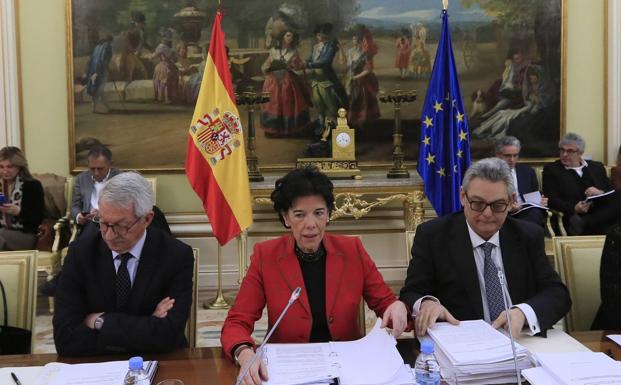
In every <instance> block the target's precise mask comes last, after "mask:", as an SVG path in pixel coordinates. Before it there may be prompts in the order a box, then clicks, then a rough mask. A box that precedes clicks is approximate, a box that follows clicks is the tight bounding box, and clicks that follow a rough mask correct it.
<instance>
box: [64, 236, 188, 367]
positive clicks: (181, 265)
mask: <svg viewBox="0 0 621 385" xmlns="http://www.w3.org/2000/svg"><path fill="white" fill-rule="evenodd" d="M193 261H194V257H193V254H192V249H191V248H190V247H189V246H188V245H186V244H184V243H182V242H180V241H178V240H176V239H174V238H172V237H170V236H169V235H167V234H165V233H164V232H162V231H160V230H157V229H148V230H147V237H146V240H145V243H144V247H143V249H142V254H141V256H140V262H139V264H138V269H137V271H136V277H135V279H134V284H133V287H132V292H131V295H130V298H129V308H128V310H127V313H119V312H117V311H116V309H115V307H116V286H115V285H116V272H115V268H114V263H113V260H112V252H111V251H110V249H109V248H108V246H107V245H106V243H105V242H104V241H103V239H102V238H101V235H100V234H99V233H94V234H90V235H88V236H85V237H82V238H80V239H78V240H76V241H75V242H73V243H72V244H71V245H69V253H68V254H67V258H66V259H65V263H64V265H63V274H62V277H61V279H60V282H59V284H58V289H57V291H56V306H55V311H54V320H53V324H54V342H55V343H56V350H57V351H58V354H60V355H63V356H80V355H95V354H104V353H111V352H119V351H122V352H137V353H150V352H166V351H171V350H173V349H176V348H180V347H184V346H186V345H187V342H186V339H185V336H184V329H185V324H186V321H187V319H188V315H189V312H190V306H191V303H192V277H193V268H194V265H193ZM165 297H171V298H174V299H175V304H174V306H173V308H172V309H171V310H170V311H169V312H168V315H167V316H166V317H164V318H157V317H154V316H152V313H153V311H154V310H155V308H156V306H157V304H158V303H159V302H160V301H161V300H162V299H163V298H165ZM97 312H105V322H104V325H103V327H102V329H101V330H100V331H96V330H93V329H90V328H88V327H86V326H85V325H84V324H83V321H84V318H85V317H86V315H88V314H90V313H97Z"/></svg>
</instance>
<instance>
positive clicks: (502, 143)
mask: <svg viewBox="0 0 621 385" xmlns="http://www.w3.org/2000/svg"><path fill="white" fill-rule="evenodd" d="M507 146H515V147H517V148H518V151H520V149H521V148H522V146H521V145H520V140H519V139H518V138H516V137H515V136H504V137H502V138H500V139H498V140H497V141H496V154H500V153H501V152H502V149H503V148H505V147H507Z"/></svg>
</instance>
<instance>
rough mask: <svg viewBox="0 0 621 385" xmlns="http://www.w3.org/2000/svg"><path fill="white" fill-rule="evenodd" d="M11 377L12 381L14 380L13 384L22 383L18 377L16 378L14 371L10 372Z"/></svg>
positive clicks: (20, 384)
mask: <svg viewBox="0 0 621 385" xmlns="http://www.w3.org/2000/svg"><path fill="white" fill-rule="evenodd" d="M11 377H13V381H15V385H22V383H21V382H19V378H17V376H16V375H15V373H13V372H11Z"/></svg>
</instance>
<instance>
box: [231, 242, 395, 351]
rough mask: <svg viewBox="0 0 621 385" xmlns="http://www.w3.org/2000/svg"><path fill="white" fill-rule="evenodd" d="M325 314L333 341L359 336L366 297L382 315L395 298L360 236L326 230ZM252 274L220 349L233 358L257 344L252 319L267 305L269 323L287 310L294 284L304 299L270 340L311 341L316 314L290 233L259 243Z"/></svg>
mask: <svg viewBox="0 0 621 385" xmlns="http://www.w3.org/2000/svg"><path fill="white" fill-rule="evenodd" d="M323 244H324V246H325V248H326V252H327V256H326V317H327V320H328V328H329V329H330V335H331V336H332V339H333V340H335V341H350V340H355V339H358V338H360V331H359V329H358V324H357V322H358V313H359V304H360V299H361V298H362V299H364V300H365V301H366V303H367V305H368V306H369V308H370V309H372V310H373V311H375V313H376V315H377V316H378V317H381V316H382V314H384V310H386V308H387V307H388V306H390V305H391V304H392V303H393V302H395V301H396V300H397V297H396V296H395V295H394V294H393V292H392V290H390V288H389V287H388V285H386V283H385V282H384V279H383V278H382V275H381V274H380V273H379V271H378V270H377V267H376V266H375V263H373V260H372V259H371V257H369V255H368V254H367V252H366V250H365V249H364V247H363V246H362V242H360V239H359V238H356V237H345V236H342V235H333V234H325V235H324V238H323ZM251 259H252V262H251V263H250V267H249V268H248V273H247V274H246V277H245V278H244V281H243V282H242V284H241V287H240V289H239V294H238V295H237V298H235V304H234V305H233V307H232V308H231V310H229V313H228V316H227V317H226V320H225V321H224V325H223V326H222V336H221V342H222V349H223V350H224V352H225V354H226V356H227V357H228V358H230V359H232V357H231V350H232V349H233V347H235V346H236V345H238V344H241V343H248V344H254V340H253V339H252V337H251V336H250V335H251V334H252V330H253V329H254V323H255V322H256V321H257V320H259V319H260V318H261V314H262V313H263V308H264V307H267V315H268V323H269V326H270V327H271V326H272V325H273V324H274V322H276V319H277V318H278V316H279V315H280V313H281V312H282V310H283V309H284V308H285V306H286V304H287V301H288V300H289V298H290V297H291V292H292V291H293V290H294V289H295V288H296V287H301V288H302V293H301V294H300V298H299V299H298V300H297V301H296V302H295V303H294V304H293V305H292V306H291V308H290V309H289V310H288V312H287V315H286V316H285V317H284V318H283V319H282V322H281V323H280V324H279V326H278V328H277V329H276V331H275V332H274V334H273V335H272V338H271V340H270V341H271V342H280V343H292V342H297V343H304V342H308V341H309V339H310V334H311V328H312V322H313V317H312V313H311V307H310V304H309V300H308V294H307V293H306V287H305V286H304V278H303V276H302V269H301V268H300V263H299V262H298V258H297V257H296V255H295V252H294V240H293V237H292V236H291V235H285V236H282V237H280V238H276V239H272V240H269V241H266V242H262V243H258V244H257V245H256V246H255V248H254V253H253V255H252V257H251Z"/></svg>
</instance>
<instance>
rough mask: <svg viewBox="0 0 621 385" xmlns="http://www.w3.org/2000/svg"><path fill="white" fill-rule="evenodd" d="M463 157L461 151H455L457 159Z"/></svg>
mask: <svg viewBox="0 0 621 385" xmlns="http://www.w3.org/2000/svg"><path fill="white" fill-rule="evenodd" d="M463 155H464V152H463V151H462V150H459V151H457V157H458V158H461V157H462V156H463Z"/></svg>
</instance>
